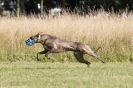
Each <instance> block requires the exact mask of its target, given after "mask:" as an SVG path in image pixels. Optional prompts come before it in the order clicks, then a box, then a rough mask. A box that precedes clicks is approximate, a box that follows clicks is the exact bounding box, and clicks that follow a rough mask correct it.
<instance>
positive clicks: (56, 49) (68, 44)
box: [26, 33, 105, 66]
mask: <svg viewBox="0 0 133 88" xmlns="http://www.w3.org/2000/svg"><path fill="white" fill-rule="evenodd" d="M28 40H32V41H33V40H34V43H41V44H42V45H43V47H44V51H42V52H39V53H37V60H38V61H39V59H38V54H44V55H45V56H46V57H47V58H48V55H49V54H50V53H60V52H64V51H73V54H74V56H75V58H76V59H77V61H79V62H80V63H84V64H86V65H88V66H89V65H90V64H91V63H90V62H88V61H86V60H85V59H84V57H83V55H84V54H88V55H90V56H92V57H95V58H96V59H98V60H100V61H101V62H103V63H105V62H104V61H102V60H101V59H99V57H98V56H97V54H96V52H97V51H98V49H99V48H98V49H97V50H96V51H93V50H92V49H91V48H90V47H89V46H87V45H86V44H82V43H80V42H72V41H66V40H61V39H59V38H57V37H55V36H51V35H49V34H43V33H38V34H36V35H33V36H31V37H30V38H29V39H28ZM26 43H27V41H26ZM34 43H33V44H34Z"/></svg>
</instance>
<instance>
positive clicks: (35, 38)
mask: <svg viewBox="0 0 133 88" xmlns="http://www.w3.org/2000/svg"><path fill="white" fill-rule="evenodd" d="M41 34H42V32H40V33H37V34H36V35H33V36H31V37H30V38H28V39H27V40H26V41H25V43H26V45H28V46H32V45H34V44H35V43H39V41H40V39H41Z"/></svg>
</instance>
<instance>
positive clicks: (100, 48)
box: [94, 47, 102, 53]
mask: <svg viewBox="0 0 133 88" xmlns="http://www.w3.org/2000/svg"><path fill="white" fill-rule="evenodd" d="M101 48H102V47H98V48H97V49H96V50H95V51H94V53H97V52H98V50H100V49H101Z"/></svg>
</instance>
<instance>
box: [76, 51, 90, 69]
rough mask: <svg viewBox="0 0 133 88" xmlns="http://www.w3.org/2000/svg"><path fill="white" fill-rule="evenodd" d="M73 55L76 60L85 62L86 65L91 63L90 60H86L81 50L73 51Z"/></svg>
mask: <svg viewBox="0 0 133 88" xmlns="http://www.w3.org/2000/svg"><path fill="white" fill-rule="evenodd" d="M74 56H75V58H76V59H77V61H79V62H80V63H84V64H86V65H87V66H88V67H89V65H90V64H91V63H90V62H88V61H86V60H85V59H84V57H83V53H81V52H74Z"/></svg>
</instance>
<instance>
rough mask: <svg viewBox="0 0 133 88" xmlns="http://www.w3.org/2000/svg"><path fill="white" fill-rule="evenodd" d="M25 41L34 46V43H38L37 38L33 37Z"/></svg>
mask: <svg viewBox="0 0 133 88" xmlns="http://www.w3.org/2000/svg"><path fill="white" fill-rule="evenodd" d="M25 43H26V45H28V46H32V45H34V44H35V43H36V41H35V40H32V39H28V40H26V41H25Z"/></svg>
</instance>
